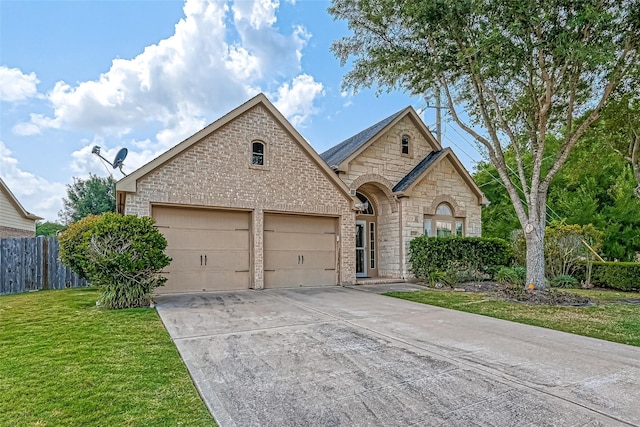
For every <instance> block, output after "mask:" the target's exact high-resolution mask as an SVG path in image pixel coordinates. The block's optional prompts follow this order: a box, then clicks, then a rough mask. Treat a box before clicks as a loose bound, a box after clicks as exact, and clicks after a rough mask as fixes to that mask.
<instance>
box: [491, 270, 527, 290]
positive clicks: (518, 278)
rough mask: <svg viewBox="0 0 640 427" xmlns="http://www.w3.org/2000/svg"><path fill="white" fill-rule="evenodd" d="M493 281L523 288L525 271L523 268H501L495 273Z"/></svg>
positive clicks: (525, 279)
mask: <svg viewBox="0 0 640 427" xmlns="http://www.w3.org/2000/svg"><path fill="white" fill-rule="evenodd" d="M495 279H496V280H497V281H498V282H500V283H502V284H503V285H510V286H517V287H521V288H524V285H525V282H526V281H527V269H526V268H524V267H502V268H500V270H498V272H497V273H496V275H495Z"/></svg>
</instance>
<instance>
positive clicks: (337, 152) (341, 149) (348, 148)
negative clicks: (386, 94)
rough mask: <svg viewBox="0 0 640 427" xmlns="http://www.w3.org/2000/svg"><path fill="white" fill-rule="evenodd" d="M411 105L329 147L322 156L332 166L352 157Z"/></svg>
mask: <svg viewBox="0 0 640 427" xmlns="http://www.w3.org/2000/svg"><path fill="white" fill-rule="evenodd" d="M407 108H409V107H405V108H403V109H402V110H400V111H396V112H395V113H393V114H392V115H390V116H388V117H385V118H384V119H382V120H380V121H378V122H377V123H375V124H373V125H371V126H369V127H368V128H366V129H364V130H362V131H360V132H358V133H356V134H355V135H352V136H350V137H349V138H347V139H345V140H344V141H342V142H340V143H338V144H336V145H334V146H333V147H331V148H329V149H328V150H327V151H325V152H323V153H322V154H320V157H322V159H324V161H326V162H327V164H328V165H329V166H331V167H335V166H338V165H339V164H340V163H342V162H343V161H344V160H346V159H347V158H348V157H350V156H351V155H352V154H353V153H355V152H356V151H357V150H358V149H359V148H360V147H362V146H363V145H364V144H366V143H367V142H368V141H369V140H371V138H373V137H374V136H375V135H377V134H378V132H380V131H381V130H382V129H384V128H385V127H386V126H387V125H388V124H389V123H391V122H392V121H393V120H395V119H396V118H397V117H398V116H399V115H400V114H402V113H403V112H405V111H406V110H407Z"/></svg>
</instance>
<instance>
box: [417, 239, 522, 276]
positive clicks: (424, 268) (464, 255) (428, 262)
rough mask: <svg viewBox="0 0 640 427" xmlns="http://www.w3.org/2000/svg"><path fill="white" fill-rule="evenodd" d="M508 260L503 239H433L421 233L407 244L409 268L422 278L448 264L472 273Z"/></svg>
mask: <svg viewBox="0 0 640 427" xmlns="http://www.w3.org/2000/svg"><path fill="white" fill-rule="evenodd" d="M510 259H511V249H510V247H509V244H508V243H507V242H506V241H504V240H502V239H495V238H483V237H450V238H436V237H427V236H420V237H416V238H415V239H413V240H412V241H411V243H410V244H409V262H411V271H412V272H413V274H414V275H415V276H416V277H417V278H419V279H422V280H428V277H429V274H430V273H431V272H433V271H446V270H450V269H451V265H458V266H464V269H466V270H473V271H474V275H475V277H481V275H478V274H477V273H475V272H487V271H491V270H494V269H495V268H496V266H501V265H506V264H508V263H509V261H510Z"/></svg>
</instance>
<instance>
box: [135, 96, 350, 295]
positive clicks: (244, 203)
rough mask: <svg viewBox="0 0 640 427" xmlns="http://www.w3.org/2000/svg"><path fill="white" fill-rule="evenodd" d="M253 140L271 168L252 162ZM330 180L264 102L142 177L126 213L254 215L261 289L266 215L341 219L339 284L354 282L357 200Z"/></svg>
mask: <svg viewBox="0 0 640 427" xmlns="http://www.w3.org/2000/svg"><path fill="white" fill-rule="evenodd" d="M253 141H261V142H263V143H265V146H266V147H265V165H264V166H254V165H252V164H251V158H252V156H251V150H252V142H253ZM320 161H322V160H321V159H320ZM328 174H331V172H330V171H329V172H327V171H325V170H324V169H322V168H321V167H319V165H318V163H316V161H315V160H314V159H313V157H312V156H310V154H309V153H308V152H307V151H306V150H305V149H304V148H303V147H302V146H301V145H300V144H299V143H298V142H297V141H295V140H294V138H293V137H292V135H291V134H290V133H289V132H288V131H287V130H286V129H285V128H284V127H283V126H282V125H281V124H280V123H279V121H278V120H276V119H275V118H274V116H273V115H272V114H271V113H270V112H269V111H268V110H267V108H265V106H264V105H262V104H258V105H256V106H254V107H253V108H251V109H249V110H248V111H246V112H244V113H242V114H241V115H239V116H238V117H236V118H235V119H233V120H232V121H230V122H229V123H227V124H225V125H224V126H222V127H220V128H219V129H217V130H215V131H214V132H213V133H211V134H209V135H208V136H206V137H205V138H204V139H202V140H201V141H199V142H197V143H195V144H194V145H192V146H191V147H189V148H188V149H186V150H185V151H183V152H181V153H180V154H179V155H177V156H175V157H174V158H172V159H170V160H169V161H167V162H166V163H164V164H162V165H161V166H159V167H157V168H155V169H154V170H152V171H150V172H149V173H147V174H146V175H144V176H143V177H141V178H139V179H137V183H136V187H137V188H136V192H135V193H132V192H129V193H127V194H126V203H125V213H126V214H135V215H150V214H151V206H152V204H154V203H159V204H179V205H186V206H199V207H216V208H231V209H248V210H251V211H252V228H253V230H252V231H253V239H252V250H253V254H252V256H253V266H252V269H253V273H254V274H253V287H255V288H262V287H263V284H264V265H263V222H264V212H265V211H266V212H283V213H298V214H310V215H327V216H332V217H336V218H338V222H339V230H340V231H339V239H340V243H339V244H338V254H337V256H338V258H339V266H338V267H339V273H338V274H339V283H341V284H350V283H352V282H353V280H354V277H355V267H354V265H355V253H354V251H353V243H352V242H353V241H354V239H355V223H354V221H355V217H354V214H353V211H352V210H351V203H352V200H351V198H350V197H348V195H346V194H345V192H343V191H341V190H340V189H339V188H338V187H337V186H336V183H335V182H334V181H333V180H332V179H330V178H332V177H330V176H328Z"/></svg>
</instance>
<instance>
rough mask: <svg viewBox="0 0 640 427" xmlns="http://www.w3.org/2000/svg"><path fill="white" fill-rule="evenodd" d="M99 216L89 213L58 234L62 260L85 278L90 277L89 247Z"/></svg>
mask: <svg viewBox="0 0 640 427" xmlns="http://www.w3.org/2000/svg"><path fill="white" fill-rule="evenodd" d="M99 220H100V217H99V216H96V215H88V216H86V217H84V218H82V219H81V220H80V221H77V222H74V223H73V224H71V225H70V226H69V227H67V229H66V230H64V231H63V232H62V233H60V235H59V236H58V241H59V242H60V259H61V260H62V262H63V263H64V264H65V265H66V266H67V267H69V268H70V269H71V270H73V271H74V272H75V273H77V274H79V275H80V276H82V277H83V278H85V279H88V278H89V277H88V275H87V271H86V270H87V266H88V265H89V264H90V261H89V259H88V252H87V248H88V246H89V243H88V242H89V235H90V233H91V229H92V228H93V226H94V225H95V223H96V222H98V221H99Z"/></svg>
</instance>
